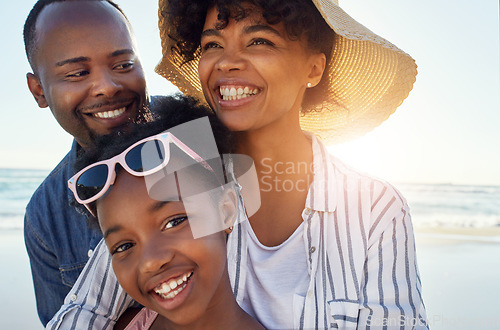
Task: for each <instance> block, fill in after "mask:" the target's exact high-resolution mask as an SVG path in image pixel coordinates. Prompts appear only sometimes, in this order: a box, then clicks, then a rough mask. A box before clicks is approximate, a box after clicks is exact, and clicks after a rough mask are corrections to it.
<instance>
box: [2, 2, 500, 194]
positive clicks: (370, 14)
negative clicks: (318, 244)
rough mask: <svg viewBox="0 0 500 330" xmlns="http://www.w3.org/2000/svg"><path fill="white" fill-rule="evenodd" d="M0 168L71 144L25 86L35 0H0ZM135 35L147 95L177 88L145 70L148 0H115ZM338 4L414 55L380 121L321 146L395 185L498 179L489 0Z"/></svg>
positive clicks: (152, 15) (32, 164)
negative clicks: (410, 73)
mask: <svg viewBox="0 0 500 330" xmlns="http://www.w3.org/2000/svg"><path fill="white" fill-rule="evenodd" d="M1 1H2V3H4V5H3V6H2V8H3V10H2V11H1V12H0V31H2V35H1V38H2V39H1V41H2V44H3V47H2V50H1V51H0V59H1V63H2V66H1V69H0V70H1V71H0V77H2V78H3V79H1V80H0V96H1V99H2V101H3V109H2V110H0V111H1V113H2V120H1V122H0V168H41V169H51V168H53V167H54V166H55V165H56V164H57V163H58V162H59V161H60V160H61V159H62V157H64V155H65V154H66V153H67V152H68V150H69V149H70V146H71V142H72V137H71V136H70V135H69V134H68V133H66V132H65V131H64V130H63V129H62V128H60V127H59V125H58V124H57V122H56V120H55V119H54V118H53V116H52V113H51V112H50V110H49V109H48V108H44V109H40V108H38V106H37V105H36V103H35V101H34V99H33V97H32V95H31V94H30V92H29V90H28V87H27V84H26V73H27V72H30V67H29V65H28V61H27V60H26V56H25V53H24V45H23V40H22V28H23V25H24V21H25V19H26V17H27V15H28V13H29V11H30V9H31V8H32V6H33V4H34V3H35V1H34V0H17V1H8V0H1ZM116 2H117V3H118V4H119V5H120V6H121V7H122V9H123V10H124V12H125V13H126V14H127V16H128V17H129V20H130V21H131V24H132V26H133V28H134V30H135V33H136V36H137V42H138V47H139V51H140V55H141V60H142V63H143V66H144V69H145V71H146V75H147V81H148V86H149V92H150V94H151V95H160V94H161V95H166V94H171V93H174V92H176V91H177V89H176V88H175V87H174V86H173V85H171V84H170V83H169V82H168V81H166V80H165V79H164V78H161V77H160V76H158V75H157V74H156V73H154V71H153V69H154V67H155V65H156V64H157V63H158V62H159V60H160V57H161V46H160V39H159V33H158V27H157V17H158V16H157V6H158V2H157V1H155V0H144V1H137V0H116ZM340 5H341V7H342V8H343V9H344V10H345V11H346V12H347V13H348V14H350V15H351V16H352V17H354V18H355V19H356V20H358V21H359V22H361V23H362V24H363V25H365V26H367V27H368V28H369V29H371V30H372V31H373V32H375V33H377V34H379V35H381V36H382V37H384V38H385V39H387V40H389V41H391V42H392V43H393V44H395V45H397V46H398V47H399V48H401V49H403V50H404V51H405V52H407V53H409V54H410V55H411V56H412V57H413V58H414V59H415V60H416V62H417V65H418V76H417V81H416V83H415V85H414V88H413V91H412V92H411V93H410V95H409V97H408V98H407V99H406V100H405V101H404V102H403V104H402V105H401V106H400V107H399V108H398V110H397V111H396V112H395V114H393V115H392V116H391V117H390V118H389V119H388V120H387V121H386V122H384V123H383V124H382V125H381V126H379V127H377V128H376V129H375V130H373V131H372V132H370V133H368V134H366V135H365V136H363V137H360V138H358V139H355V140H353V141H350V142H347V143H344V144H340V145H335V146H331V147H329V150H330V151H331V152H332V153H333V154H334V155H336V156H338V157H339V158H340V159H342V160H344V161H345V162H346V163H348V164H351V165H352V166H353V167H355V168H358V169H360V170H362V171H363V172H366V173H369V174H371V175H374V176H376V177H379V178H383V179H385V180H387V181H389V182H394V183H398V182H400V183H443V184H456V185H458V184H479V185H500V173H499V171H500V127H499V126H500V36H499V31H500V27H499V3H498V1H497V0H477V1H474V2H472V1H465V0H419V1H408V0H377V1H374V0H345V1H342V0H340Z"/></svg>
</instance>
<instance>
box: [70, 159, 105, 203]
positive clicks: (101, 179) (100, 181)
mask: <svg viewBox="0 0 500 330" xmlns="http://www.w3.org/2000/svg"><path fill="white" fill-rule="evenodd" d="M107 178H108V166H107V165H105V164H100V165H97V166H94V167H91V168H89V169H88V170H87V171H85V172H84V173H83V174H82V175H80V177H79V178H78V180H77V181H76V192H77V193H78V197H79V198H80V199H81V200H87V199H89V198H92V197H94V196H95V195H97V194H98V193H99V192H100V191H101V190H102V188H103V187H104V186H105V185H106V180H107Z"/></svg>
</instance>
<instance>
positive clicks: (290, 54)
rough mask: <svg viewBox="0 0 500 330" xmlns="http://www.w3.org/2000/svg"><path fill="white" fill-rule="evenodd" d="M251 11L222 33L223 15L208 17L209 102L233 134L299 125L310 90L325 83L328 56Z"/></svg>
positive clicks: (204, 39) (204, 73)
mask: <svg viewBox="0 0 500 330" xmlns="http://www.w3.org/2000/svg"><path fill="white" fill-rule="evenodd" d="M247 8H252V10H251V14H250V15H248V16H247V17H246V18H245V19H242V20H240V21H235V20H230V21H229V23H228V25H227V26H226V27H225V28H224V29H222V30H217V29H216V24H217V14H218V12H217V10H216V9H215V8H211V9H210V10H209V11H208V13H207V17H206V21H205V25H204V28H203V32H202V36H201V48H202V56H201V58H200V63H199V67H198V71H199V76H200V80H201V84H202V88H203V93H204V95H205V98H206V100H207V101H208V103H209V104H210V105H211V106H212V108H213V109H214V110H215V111H216V113H217V115H218V116H219V118H220V119H221V120H222V122H224V124H226V126H228V127H229V129H231V130H232V131H248V130H254V129H259V128H262V127H265V126H267V125H270V124H272V123H275V122H279V121H282V122H286V123H289V121H290V120H291V121H293V122H296V125H298V121H299V109H300V106H301V103H302V99H303V96H304V92H305V90H306V86H307V84H308V83H311V84H312V86H315V85H316V84H317V83H319V81H320V79H321V75H322V73H323V70H324V65H325V56H324V54H321V53H316V52H312V51H309V50H308V47H307V42H306V41H305V40H303V39H297V40H291V39H290V38H289V37H288V35H287V33H286V29H285V27H284V25H283V23H280V24H276V25H269V24H267V23H266V21H265V19H264V18H263V17H262V14H261V12H260V11H259V10H258V9H256V8H255V7H247ZM288 127H289V126H288ZM297 127H298V126H297Z"/></svg>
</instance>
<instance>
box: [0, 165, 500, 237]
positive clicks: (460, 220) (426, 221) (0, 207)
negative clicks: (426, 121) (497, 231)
mask: <svg viewBox="0 0 500 330" xmlns="http://www.w3.org/2000/svg"><path fill="white" fill-rule="evenodd" d="M48 173H49V171H48V170H25V169H0V230H21V229H22V228H23V217H24V210H25V208H26V205H27V204H28V201H29V199H30V197H31V195H32V194H33V192H34V191H35V190H36V188H37V187H38V186H39V185H40V183H41V182H42V181H43V179H44V178H45V177H46V176H47V175H48ZM395 186H396V187H397V188H398V189H399V190H400V191H401V192H402V193H403V195H404V196H405V198H406V200H407V201H408V204H409V205H410V208H411V215H412V219H413V224H414V226H415V227H461V228H471V227H475V228H488V227H498V226H500V186H463V185H451V184H395Z"/></svg>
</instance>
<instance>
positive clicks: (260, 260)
mask: <svg viewBox="0 0 500 330" xmlns="http://www.w3.org/2000/svg"><path fill="white" fill-rule="evenodd" d="M248 228H249V230H248V232H247V233H248V234H247V235H248V236H247V238H248V240H247V241H248V259H247V272H248V273H247V276H246V282H245V291H246V295H245V297H244V298H243V301H242V306H241V307H242V308H243V309H244V310H245V311H246V312H247V313H249V314H250V315H252V316H253V317H254V318H256V319H257V320H258V321H259V322H261V323H262V324H265V325H266V327H267V328H269V329H293V328H294V317H293V315H294V314H295V315H297V313H298V314H299V315H300V312H301V309H302V305H303V303H304V297H305V295H306V293H307V285H308V283H309V275H308V271H307V269H308V267H307V261H306V259H307V256H306V252H305V249H304V238H303V231H304V223H303V222H302V223H301V224H300V225H299V226H298V227H297V229H296V230H295V232H294V233H293V234H292V235H291V236H290V237H289V238H288V239H287V240H286V241H285V242H283V243H281V244H280V245H278V246H272V247H269V246H265V245H263V244H262V243H260V242H259V240H258V238H257V236H255V233H254V232H253V230H252V229H251V226H248Z"/></svg>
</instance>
